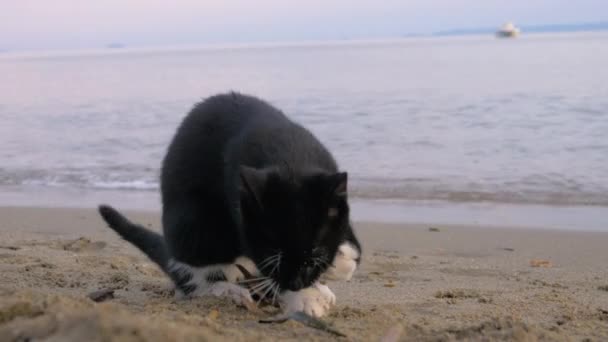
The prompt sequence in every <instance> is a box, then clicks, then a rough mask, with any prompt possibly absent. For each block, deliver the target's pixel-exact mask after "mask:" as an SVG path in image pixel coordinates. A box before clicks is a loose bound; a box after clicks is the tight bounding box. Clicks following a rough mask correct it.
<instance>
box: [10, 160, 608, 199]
mask: <svg viewBox="0 0 608 342" xmlns="http://www.w3.org/2000/svg"><path fill="white" fill-rule="evenodd" d="M115 171H116V170H115V169H114V170H95V172H91V171H90V170H68V171H66V170H63V171H62V172H57V170H55V171H51V172H49V171H44V170H28V171H19V172H18V171H13V172H8V171H6V170H0V186H12V187H14V186H17V187H19V186H24V187H32V186H34V187H36V186H38V187H53V188H79V189H90V190H119V191H158V189H159V182H158V177H157V176H155V175H153V174H150V172H147V173H146V172H137V173H138V174H129V173H124V169H122V170H121V171H122V172H119V173H116V172H115ZM589 188H592V190H590V189H589ZM350 195H351V197H354V198H363V199H395V200H413V201H417V200H420V201H426V200H438V201H450V202H495V203H520V204H547V205H595V206H608V191H606V190H605V189H604V188H602V187H597V186H596V187H589V186H587V187H581V186H578V187H574V186H564V185H563V184H560V183H556V182H548V181H547V182H545V183H542V184H541V183H539V182H538V180H535V182H531V181H530V179H522V180H521V182H519V183H517V182H508V183H494V184H484V185H479V184H470V183H468V184H467V183H457V182H454V181H452V183H450V182H446V181H444V180H433V179H423V178H417V179H416V178H412V179H407V180H395V179H369V178H359V179H357V178H353V179H352V180H351V182H350Z"/></svg>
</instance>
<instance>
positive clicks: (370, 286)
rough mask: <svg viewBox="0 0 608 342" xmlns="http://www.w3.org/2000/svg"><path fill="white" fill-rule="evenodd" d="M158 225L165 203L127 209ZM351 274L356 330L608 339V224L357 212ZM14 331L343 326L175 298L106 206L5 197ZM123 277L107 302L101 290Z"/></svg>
mask: <svg viewBox="0 0 608 342" xmlns="http://www.w3.org/2000/svg"><path fill="white" fill-rule="evenodd" d="M127 214H128V216H129V217H130V218H132V219H134V220H136V221H138V222H140V223H142V224H145V225H147V226H149V227H151V228H153V229H158V228H159V214H158V213H156V212H132V211H131V212H127ZM355 227H356V231H357V233H358V235H359V236H360V239H361V241H362V243H363V248H364V257H363V262H362V265H361V268H360V269H359V271H358V272H357V273H356V275H355V277H354V279H353V280H352V281H350V282H336V283H329V284H328V285H329V286H330V288H332V290H333V291H334V292H335V294H336V296H337V299H338V303H337V306H336V307H335V308H333V310H332V311H331V313H330V314H329V316H328V317H326V318H324V320H325V321H326V322H329V323H331V324H332V325H333V327H334V328H335V329H337V330H339V331H340V332H342V333H344V334H345V335H347V337H346V338H340V339H343V340H353V341H378V340H380V339H382V338H385V341H395V340H400V341H449V340H516V341H537V340H538V341H545V340H547V341H562V340H563V341H570V340H575V341H579V340H590V341H602V340H607V339H608V266H607V265H608V248H607V246H608V233H601V232H588V233H586V232H575V231H563V230H562V231H559V230H550V229H544V230H534V229H529V230H528V229H521V228H518V229H509V228H508V227H505V228H484V227H466V226H455V225H440V226H432V227H430V226H428V225H423V224H391V225H388V224H378V223H371V222H356V224H355ZM0 274H1V277H0V340H1V341H25V340H31V339H43V340H48V341H115V340H116V341H206V340H209V341H211V340H212V341H220V340H230V341H259V340H319V341H323V340H334V339H336V338H337V337H335V336H333V335H330V334H328V333H327V332H324V331H320V330H316V329H312V328H310V327H307V326H304V325H302V324H300V323H297V322H293V321H288V322H286V323H283V324H260V323H258V320H259V319H262V318H266V317H268V316H271V315H273V314H274V313H275V311H273V309H270V308H265V309H264V311H263V312H262V313H252V312H249V311H247V310H245V309H244V308H240V307H236V306H235V305H233V304H232V303H231V302H230V301H228V300H222V299H217V298H196V299H191V300H185V301H180V300H176V299H174V297H173V295H172V290H171V286H170V282H169V281H168V279H167V278H166V277H165V276H164V275H163V274H162V273H161V272H160V271H159V269H158V268H157V267H156V266H155V265H153V264H152V263H151V262H149V261H148V260H147V259H146V258H145V257H144V256H143V254H141V253H140V252H139V251H138V250H136V249H135V248H134V247H132V246H131V245H129V244H127V243H126V242H124V241H122V240H120V239H119V238H118V237H117V236H116V235H115V234H114V233H113V232H112V231H110V230H109V229H107V228H105V226H104V224H103V223H102V221H101V219H100V218H99V217H98V215H97V213H96V211H95V210H93V209H68V208H53V209H45V208H24V207H1V208H0ZM102 289H109V290H113V291H114V292H113V298H108V299H107V300H104V301H102V302H94V301H92V300H91V299H89V298H88V295H89V294H90V293H91V292H94V291H97V290H102Z"/></svg>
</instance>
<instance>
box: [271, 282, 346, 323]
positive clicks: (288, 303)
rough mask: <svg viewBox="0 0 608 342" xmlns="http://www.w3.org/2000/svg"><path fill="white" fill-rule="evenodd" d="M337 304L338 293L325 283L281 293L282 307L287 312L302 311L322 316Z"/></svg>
mask: <svg viewBox="0 0 608 342" xmlns="http://www.w3.org/2000/svg"><path fill="white" fill-rule="evenodd" d="M335 304H336V295H334V293H333V292H331V290H330V289H329V287H327V286H325V285H323V284H318V283H317V284H315V285H313V286H311V287H308V288H305V289H302V290H299V291H285V292H283V294H282V295H281V308H282V309H283V311H284V312H285V313H287V314H289V313H292V312H298V311H302V312H304V313H306V314H307V315H310V316H313V317H322V316H324V315H325V314H327V312H328V311H329V309H330V308H331V307H332V306H334V305H335Z"/></svg>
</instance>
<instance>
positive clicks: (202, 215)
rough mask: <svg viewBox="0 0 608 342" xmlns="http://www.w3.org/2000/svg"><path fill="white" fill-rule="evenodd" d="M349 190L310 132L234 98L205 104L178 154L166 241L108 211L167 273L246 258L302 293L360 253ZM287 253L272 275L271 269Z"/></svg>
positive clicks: (166, 168) (167, 174) (164, 185)
mask: <svg viewBox="0 0 608 342" xmlns="http://www.w3.org/2000/svg"><path fill="white" fill-rule="evenodd" d="M346 186H347V175H346V173H342V172H339V171H338V167H337V164H336V162H335V160H334V158H333V157H332V156H331V154H330V153H329V152H328V151H327V149H326V148H325V147H324V146H323V145H322V144H321V143H320V142H319V141H318V140H317V139H316V138H315V137H314V136H313V135H312V134H311V133H310V132H309V131H308V130H306V129H305V128H303V127H302V126H300V125H298V124H296V123H294V122H292V121H291V120H289V119H288V118H287V117H286V116H285V115H284V114H283V113H282V112H280V111H279V110H277V109H276V108H274V107H272V106H271V105H269V104H267V103H266V102H264V101H261V100H259V99H257V98H254V97H251V96H246V95H241V94H236V93H230V94H225V95H217V96H213V97H211V98H208V99H207V100H205V101H203V102H201V103H199V104H198V105H196V106H195V107H194V108H193V109H192V111H191V112H190V113H189V114H188V115H187V116H186V118H185V119H184V121H183V122H182V124H181V125H180V127H179V129H178V130H177V133H176V135H175V137H174V138H173V141H172V143H171V145H170V146H169V149H168V152H167V155H166V157H165V159H164V161H163V166H162V175H161V193H162V201H163V217H162V222H163V232H164V243H163V241H162V238H161V236H160V235H158V234H155V233H152V232H149V231H147V230H145V229H144V228H143V227H140V226H136V225H133V224H130V225H129V224H126V223H125V221H126V219H124V218H123V217H122V216H120V214H118V213H117V212H115V211H113V210H112V209H110V208H108V207H104V206H102V207H100V212H101V214H102V216H103V217H104V219H105V220H106V221H107V222H108V224H109V225H110V227H111V228H113V229H114V230H116V231H117V232H118V233H119V234H120V235H121V236H123V237H124V238H125V239H126V240H128V241H130V242H132V243H133V244H134V245H136V246H137V247H139V248H140V249H142V250H143V251H144V252H145V253H146V254H147V255H148V256H149V257H150V258H151V259H152V260H153V261H155V262H157V263H158V264H159V265H160V266H161V267H162V268H163V269H164V270H165V271H167V262H168V260H169V258H173V259H175V260H177V261H180V262H182V263H185V264H188V265H191V266H199V267H200V266H209V265H214V264H224V263H231V262H233V261H234V259H235V258H237V257H239V256H246V257H249V258H251V259H252V260H253V261H254V262H255V263H256V264H257V265H258V268H259V269H260V270H261V272H262V273H263V274H264V275H266V276H271V277H272V278H273V279H274V280H275V281H276V282H277V283H278V284H279V285H280V287H281V288H282V289H289V290H298V289H301V288H304V287H307V286H310V285H311V284H312V283H313V282H314V281H315V280H317V279H318V277H319V276H320V274H322V273H323V272H324V271H325V270H326V269H327V267H329V265H330V263H331V262H332V260H333V258H334V255H335V254H336V251H337V248H338V246H339V245H340V244H342V243H344V242H346V241H348V242H350V243H351V244H352V245H353V246H355V247H356V248H357V249H359V251H360V249H361V248H360V245H359V243H358V241H357V239H356V237H355V235H354V233H353V231H352V228H351V226H350V221H349V207H348V202H347V195H346ZM126 222H128V221H126ZM279 252H280V253H281V255H282V257H281V262H280V265H279V266H278V272H275V273H274V274H270V273H271V271H272V270H271V269H270V268H269V267H266V268H265V267H263V264H262V262H263V261H264V260H265V259H267V258H268V257H270V256H272V255H275V254H277V253H279ZM170 276H171V277H172V278H173V279H174V281H176V283H178V285H179V281H180V280H181V279H182V278H181V277H178V276H175V275H171V274H170ZM186 282H187V281H186Z"/></svg>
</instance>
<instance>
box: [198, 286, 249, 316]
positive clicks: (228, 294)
mask: <svg viewBox="0 0 608 342" xmlns="http://www.w3.org/2000/svg"><path fill="white" fill-rule="evenodd" d="M208 293H209V294H211V295H213V296H216V297H225V298H229V299H231V300H232V301H233V302H234V303H235V304H237V305H242V306H244V307H246V308H247V309H250V310H255V308H256V304H255V302H254V300H253V298H252V297H251V294H250V293H249V290H247V289H246V288H244V287H241V286H239V285H237V284H234V283H229V282H226V281H219V282H217V283H214V284H213V285H211V286H210V287H209V289H208Z"/></svg>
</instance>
